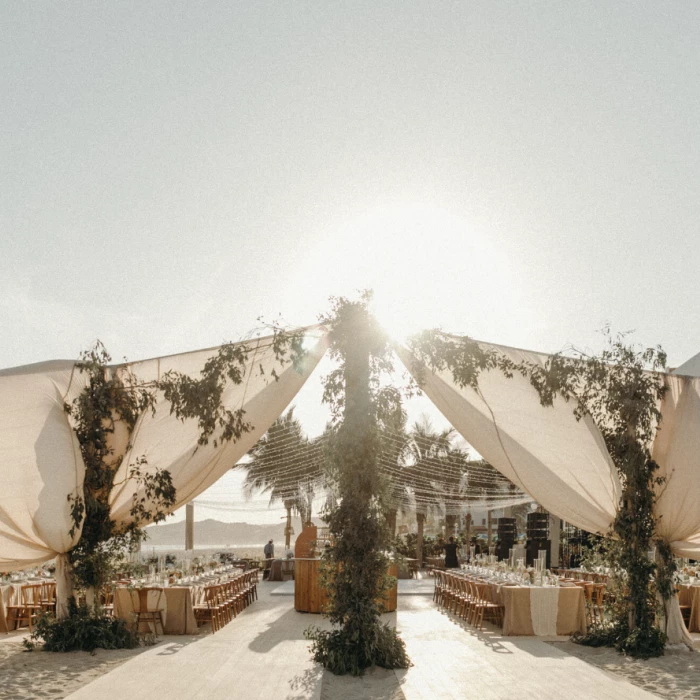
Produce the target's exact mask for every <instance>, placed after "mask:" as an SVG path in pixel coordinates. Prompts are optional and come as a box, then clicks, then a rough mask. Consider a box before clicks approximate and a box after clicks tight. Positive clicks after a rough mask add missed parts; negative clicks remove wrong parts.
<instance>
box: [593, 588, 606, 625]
mask: <svg viewBox="0 0 700 700" xmlns="http://www.w3.org/2000/svg"><path fill="white" fill-rule="evenodd" d="M605 588H606V586H605V584H604V583H596V584H595V587H594V589H593V594H592V598H593V600H592V602H591V611H592V613H593V620H594V622H595V623H596V624H601V625H602V624H603V622H604V621H605Z"/></svg>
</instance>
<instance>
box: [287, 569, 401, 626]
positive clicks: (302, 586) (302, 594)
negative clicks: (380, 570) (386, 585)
mask: <svg viewBox="0 0 700 700" xmlns="http://www.w3.org/2000/svg"><path fill="white" fill-rule="evenodd" d="M320 566H321V560H320V559H295V560H294V609H295V610H296V611H297V612H307V613H322V612H324V610H325V608H326V605H328V592H327V591H326V589H325V588H324V587H323V586H322V585H321V579H320ZM387 573H388V574H389V576H393V577H394V578H396V576H397V574H398V567H397V566H396V564H391V565H390V566H389V568H388V569H387ZM397 583H398V581H396V582H395V583H394V585H393V586H392V587H391V588H390V589H389V590H388V591H387V592H386V593H385V595H384V598H383V599H382V603H383V607H384V612H395V611H396V608H397V604H398V589H397Z"/></svg>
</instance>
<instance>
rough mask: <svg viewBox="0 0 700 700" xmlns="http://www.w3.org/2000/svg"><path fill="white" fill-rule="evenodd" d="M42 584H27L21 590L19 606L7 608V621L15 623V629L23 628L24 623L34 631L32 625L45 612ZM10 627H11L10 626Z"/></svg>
mask: <svg viewBox="0 0 700 700" xmlns="http://www.w3.org/2000/svg"><path fill="white" fill-rule="evenodd" d="M41 588H42V584H41V583H35V584H27V585H24V586H22V588H21V589H20V601H21V602H20V603H19V605H8V606H7V621H8V623H10V622H12V623H14V629H17V628H18V627H21V626H22V625H21V624H20V623H22V622H24V623H26V624H27V626H28V627H29V631H30V632H31V631H32V624H33V622H34V620H35V619H39V616H40V615H41V613H42V612H43V610H44V608H43V607H42V605H41ZM8 626H9V625H8Z"/></svg>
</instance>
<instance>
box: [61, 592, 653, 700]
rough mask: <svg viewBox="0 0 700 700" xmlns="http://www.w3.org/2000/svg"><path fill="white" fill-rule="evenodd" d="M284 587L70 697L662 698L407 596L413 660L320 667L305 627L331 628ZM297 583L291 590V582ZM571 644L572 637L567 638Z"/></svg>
mask: <svg viewBox="0 0 700 700" xmlns="http://www.w3.org/2000/svg"><path fill="white" fill-rule="evenodd" d="M279 585H280V584H274V583H270V584H268V583H261V584H260V586H259V588H260V599H259V600H258V601H257V602H256V603H254V604H253V605H252V606H250V607H249V608H248V609H247V610H246V611H244V613H243V614H242V615H240V616H239V617H238V618H237V619H235V620H234V621H233V622H232V623H230V624H229V625H227V626H226V627H225V628H224V629H222V630H221V631H219V632H217V633H216V634H215V635H206V636H203V637H200V638H196V637H169V638H167V639H166V640H165V641H164V642H163V643H161V644H159V645H158V646H156V647H153V648H152V649H148V650H146V651H145V652H143V653H142V654H140V655H138V656H137V657H135V658H133V659H131V660H129V661H127V662H126V663H124V664H122V665H121V666H119V667H118V668H115V669H114V670H112V671H111V672H109V673H108V674H106V675H104V676H102V677H101V678H98V679H97V680H95V681H93V682H91V683H89V684H88V685H86V686H84V687H83V688H82V689H80V690H78V691H77V692H75V693H73V694H71V695H69V696H68V697H69V698H70V700H101V699H104V700H107V699H109V700H111V699H112V698H129V699H130V700H139V699H143V700H146V699H147V700H154V699H156V698H168V700H181V699H182V700H195V699H197V700H219V699H222V700H223V699H224V698H226V700H230V699H231V698H236V699H238V698H240V699H241V700H258V699H260V700H263V699H264V700H281V699H283V698H286V699H290V700H292V699H293V700H312V699H314V700H354V699H355V698H358V699H359V698H362V699H363V700H366V699H373V698H376V699H377V700H379V699H380V698H381V699H382V700H384V699H389V700H428V699H429V700H433V699H434V698H440V700H449V699H455V700H457V699H459V700H467V699H471V698H474V699H477V700H501V699H503V700H505V699H506V698H507V699H508V700H513V698H516V697H536V698H544V697H550V698H558V699H564V700H606V699H610V700H613V699H614V700H644V699H646V700H651V699H653V698H656V697H658V695H652V694H651V693H648V692H646V691H644V690H642V689H640V688H637V687H635V686H634V685H632V684H631V683H628V682H627V681H626V680H625V679H624V678H622V677H620V676H619V675H614V674H612V673H608V672H607V671H605V670H602V669H600V668H597V667H596V666H594V665H590V664H587V663H585V662H584V661H582V660H581V659H579V658H577V657H576V656H574V655H571V654H567V653H566V652H565V651H564V650H563V649H562V648H561V646H559V645H557V646H555V645H552V644H548V643H547V642H545V641H542V640H539V639H534V638H527V637H510V638H504V637H502V636H500V634H498V633H497V631H496V630H495V629H491V630H487V631H485V632H476V631H474V630H471V629H470V628H468V627H467V626H466V625H463V624H459V622H458V621H455V620H454V618H451V617H450V616H448V615H446V614H443V613H441V612H439V611H438V610H436V609H435V606H434V605H433V603H432V599H431V598H430V596H428V595H418V594H413V595H402V596H400V597H399V612H398V613H397V614H394V615H387V616H386V617H387V621H390V622H393V623H396V624H398V626H399V628H400V630H401V633H402V636H403V638H404V639H405V641H406V646H407V648H408V652H409V654H410V656H411V658H412V660H413V664H414V665H413V666H412V667H411V668H410V669H408V670H403V671H396V672H393V671H386V670H383V669H375V670H373V671H371V672H370V673H368V674H367V675H366V676H365V677H364V678H360V679H354V678H336V677H334V676H332V674H329V673H327V672H324V671H323V670H322V669H320V668H319V667H317V666H316V665H314V664H313V663H312V662H311V660H310V658H309V653H308V648H307V646H308V645H307V642H306V641H305V640H304V638H303V631H304V629H305V628H306V627H307V626H308V625H310V624H321V625H323V624H324V622H323V620H322V619H321V618H320V617H318V616H315V615H304V614H300V613H297V612H295V611H294V608H293V598H292V596H290V595H289V594H288V592H287V591H285V590H284V589H280V590H278V591H277V593H274V591H275V589H277V588H279ZM287 588H289V586H287ZM562 641H563V640H562Z"/></svg>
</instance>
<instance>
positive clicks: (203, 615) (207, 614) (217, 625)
mask: <svg viewBox="0 0 700 700" xmlns="http://www.w3.org/2000/svg"><path fill="white" fill-rule="evenodd" d="M216 589H217V586H207V587H206V588H205V589H204V603H203V604H199V605H195V606H193V607H194V616H195V619H196V620H197V623H198V624H199V623H204V622H210V623H211V631H212V632H216V631H217V630H220V629H221V628H222V627H223V626H224V611H223V608H222V607H221V605H219V598H218V592H217V590H216Z"/></svg>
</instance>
